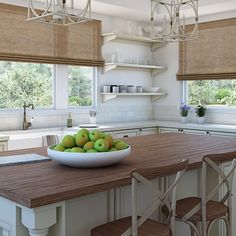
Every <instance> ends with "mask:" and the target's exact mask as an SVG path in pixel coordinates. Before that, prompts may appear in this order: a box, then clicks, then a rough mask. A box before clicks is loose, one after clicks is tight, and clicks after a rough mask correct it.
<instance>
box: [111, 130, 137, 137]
mask: <svg viewBox="0 0 236 236" xmlns="http://www.w3.org/2000/svg"><path fill="white" fill-rule="evenodd" d="M136 136H139V129H132V130H122V131H114V133H113V137H114V138H115V139H118V138H128V137H136Z"/></svg>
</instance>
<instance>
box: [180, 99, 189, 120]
mask: <svg viewBox="0 0 236 236" xmlns="http://www.w3.org/2000/svg"><path fill="white" fill-rule="evenodd" d="M189 110H190V107H189V106H187V105H186V104H184V103H181V105H180V119H181V122H182V123H186V122H187V116H188V112H189Z"/></svg>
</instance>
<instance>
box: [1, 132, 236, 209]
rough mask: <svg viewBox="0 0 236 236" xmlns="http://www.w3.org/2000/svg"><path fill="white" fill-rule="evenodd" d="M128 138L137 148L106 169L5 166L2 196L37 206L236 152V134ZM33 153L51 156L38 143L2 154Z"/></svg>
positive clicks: (44, 164)
mask: <svg viewBox="0 0 236 236" xmlns="http://www.w3.org/2000/svg"><path fill="white" fill-rule="evenodd" d="M126 140H127V142H128V143H129V144H130V146H131V148H132V153H131V155H129V156H128V157H127V158H126V159H124V160H123V161H122V162H120V163H119V164H116V165H114V166H110V167H106V168H94V169H80V168H72V167H67V166H63V165H60V164H58V163H57V162H55V161H47V162H40V163H30V164H21V165H14V166H2V167H0V196H2V197H4V198H6V199H9V200H12V201H14V202H16V203H19V204H21V205H23V206H26V207H29V208H35V207H39V206H43V205H47V204H51V203H55V202H60V201H65V200H68V199H72V198H76V197H80V196H84V195H89V194H93V193H97V192H102V191H105V190H109V189H112V188H116V187H120V186H124V185H128V184H129V183H130V172H131V170H133V169H135V168H139V167H142V168H143V167H153V166H163V165H167V164H168V165H171V164H172V163H173V164H174V163H176V162H178V161H180V160H182V159H189V161H190V164H189V169H195V168H198V167H200V166H201V162H202V157H203V156H204V155H206V154H213V153H226V152H227V153H229V152H232V153H230V154H229V155H228V156H227V158H228V159H232V158H234V157H236V139H234V138H223V137H212V136H200V135H191V134H175V133H164V134H159V135H148V136H139V137H133V138H127V139H126ZM27 153H38V154H41V155H47V152H46V148H34V149H27V150H16V151H8V152H2V153H0V157H1V156H8V155H17V154H27ZM9 158H10V157H9ZM226 161H227V160H226ZM167 174H168V173H167Z"/></svg>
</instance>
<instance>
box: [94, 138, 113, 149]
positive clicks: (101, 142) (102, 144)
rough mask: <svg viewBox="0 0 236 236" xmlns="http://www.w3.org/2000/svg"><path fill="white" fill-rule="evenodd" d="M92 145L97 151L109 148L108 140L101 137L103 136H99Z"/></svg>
mask: <svg viewBox="0 0 236 236" xmlns="http://www.w3.org/2000/svg"><path fill="white" fill-rule="evenodd" d="M94 147H95V149H96V150H97V151H99V152H107V151H108V150H109V144H108V142H107V141H106V140H105V139H103V138H99V139H98V140H97V141H96V142H95V144H94Z"/></svg>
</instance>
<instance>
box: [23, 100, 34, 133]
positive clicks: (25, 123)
mask: <svg viewBox="0 0 236 236" xmlns="http://www.w3.org/2000/svg"><path fill="white" fill-rule="evenodd" d="M29 107H31V109H32V110H34V104H33V103H30V104H28V105H26V103H25V102H24V105H23V109H24V114H23V130H27V129H28V128H29V127H30V126H32V122H27V116H26V108H29Z"/></svg>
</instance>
